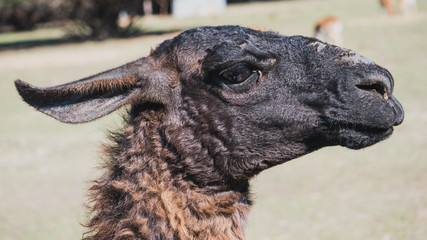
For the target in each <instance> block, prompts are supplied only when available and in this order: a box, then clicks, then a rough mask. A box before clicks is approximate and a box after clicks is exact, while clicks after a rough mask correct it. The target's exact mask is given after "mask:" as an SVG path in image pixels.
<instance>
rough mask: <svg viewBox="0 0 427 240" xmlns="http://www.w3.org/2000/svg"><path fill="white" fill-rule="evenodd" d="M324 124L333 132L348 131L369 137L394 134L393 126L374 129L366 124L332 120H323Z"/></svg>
mask: <svg viewBox="0 0 427 240" xmlns="http://www.w3.org/2000/svg"><path fill="white" fill-rule="evenodd" d="M322 122H323V125H324V126H326V127H327V128H328V129H331V130H338V131H343V130H347V131H352V132H358V133H362V134H367V135H391V133H393V127H392V126H387V127H373V126H368V125H365V124H360V123H352V122H346V121H342V120H337V119H330V118H328V119H323V121H322Z"/></svg>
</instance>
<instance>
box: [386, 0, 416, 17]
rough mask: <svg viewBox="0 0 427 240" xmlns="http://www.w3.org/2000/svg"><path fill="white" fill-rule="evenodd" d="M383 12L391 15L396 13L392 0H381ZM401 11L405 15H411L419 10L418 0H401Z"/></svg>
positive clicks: (399, 3) (399, 5)
mask: <svg viewBox="0 0 427 240" xmlns="http://www.w3.org/2000/svg"><path fill="white" fill-rule="evenodd" d="M380 4H381V8H382V10H383V12H387V14H388V15H389V16H392V15H394V14H395V12H396V11H395V8H394V4H393V1H392V0H380ZM398 10H399V13H400V14H402V15H404V16H409V15H411V14H412V13H414V12H415V11H416V10H417V0H399V1H398Z"/></svg>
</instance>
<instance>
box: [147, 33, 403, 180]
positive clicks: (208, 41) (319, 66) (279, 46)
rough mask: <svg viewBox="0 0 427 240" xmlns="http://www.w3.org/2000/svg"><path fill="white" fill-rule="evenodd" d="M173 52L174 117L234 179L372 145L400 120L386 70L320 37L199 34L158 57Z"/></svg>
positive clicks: (186, 35)
mask: <svg viewBox="0 0 427 240" xmlns="http://www.w3.org/2000/svg"><path fill="white" fill-rule="evenodd" d="M169 47H172V48H174V49H175V50H171V52H173V53H174V55H173V58H175V59H176V61H175V62H176V64H177V69H180V72H179V73H178V75H179V76H180V88H181V90H180V91H179V94H180V96H179V97H177V99H182V102H179V101H178V102H175V103H176V104H177V106H175V107H176V108H177V112H178V113H177V114H178V115H183V116H185V117H184V120H182V121H183V122H184V123H183V124H184V125H185V124H189V125H188V127H189V128H194V129H197V130H196V131H195V135H196V137H197V138H199V139H200V141H201V142H204V141H206V142H205V143H204V144H205V145H206V147H207V149H208V151H209V152H211V153H212V155H213V156H214V158H215V157H216V164H217V165H218V167H219V168H221V169H222V171H225V172H229V174H230V175H232V176H233V178H249V177H251V176H253V175H254V174H256V173H258V172H259V171H261V170H263V169H266V168H269V167H271V166H274V165H277V164H280V163H283V162H285V161H287V160H290V159H293V158H296V157H298V156H301V155H303V154H306V153H308V152H311V151H314V150H316V149H319V148H321V147H324V146H331V145H342V146H345V147H349V148H353V149H358V148H363V147H366V146H369V145H372V144H374V143H376V142H378V141H381V140H383V139H385V138H387V137H388V136H390V135H391V133H392V131H393V126H394V125H398V124H400V123H401V122H402V120H403V109H402V107H401V106H400V104H399V102H398V101H397V100H396V99H395V98H394V97H393V96H392V90H393V79H392V77H391V75H390V73H389V72H388V71H387V70H385V69H383V68H381V67H379V66H378V65H376V64H375V63H373V62H371V61H369V60H368V59H366V58H364V57H363V56H361V55H358V54H357V53H355V52H352V51H350V50H347V49H343V48H340V47H337V46H332V45H328V44H325V43H322V42H319V41H317V40H315V39H311V38H306V37H301V36H293V37H284V36H280V35H278V34H275V33H270V32H258V31H254V30H251V29H245V28H240V27H225V28H224V27H220V28H201V29H194V30H190V31H187V32H184V33H183V34H181V35H180V36H178V37H177V38H175V39H174V40H173V41H172V42H168V43H167V44H165V45H163V46H161V48H160V51H159V52H160V53H161V54H163V53H164V52H165V51H164V48H169ZM183 49H184V50H183ZM154 55H155V54H154ZM162 57H163V55H162ZM169 57H172V56H169ZM230 76H234V79H238V81H237V82H236V81H233V80H230V78H232V79H233V77H230ZM242 78H246V80H245V81H242ZM211 141H213V142H211ZM218 143H220V144H219V145H220V146H221V151H219V152H218V151H217V150H218V149H220V147H218ZM210 147H212V149H210Z"/></svg>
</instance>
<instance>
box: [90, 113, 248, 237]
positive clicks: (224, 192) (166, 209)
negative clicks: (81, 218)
mask: <svg viewBox="0 0 427 240" xmlns="http://www.w3.org/2000/svg"><path fill="white" fill-rule="evenodd" d="M152 107H153V106H152ZM136 108H138V107H134V109H133V110H132V112H131V117H130V119H129V120H128V125H127V127H126V128H125V129H124V131H123V132H122V133H116V134H113V137H112V138H113V142H115V143H114V144H113V145H112V146H109V147H107V153H108V154H109V156H110V159H109V161H108V162H107V163H106V166H105V167H106V168H107V170H108V171H107V173H106V174H105V175H104V176H103V177H101V178H100V179H98V180H97V181H95V184H94V186H93V187H92V188H91V196H92V199H93V201H94V204H93V207H92V212H93V217H92V219H91V220H90V222H89V224H88V227H89V228H90V231H89V232H88V233H87V235H88V237H87V238H86V239H244V238H245V231H246V220H247V214H248V212H249V209H250V203H249V200H248V183H247V181H245V182H243V183H242V184H238V186H227V185H226V184H224V185H223V186H216V185H212V183H213V182H218V181H206V182H201V181H198V180H196V179H194V178H193V176H194V174H195V173H191V171H192V169H190V168H189V167H190V166H186V163H185V159H186V156H185V152H183V151H181V149H186V148H188V147H191V143H192V141H191V139H188V138H189V137H190V138H191V137H192V136H189V135H188V132H186V134H185V136H186V138H187V140H185V139H180V136H182V135H179V132H180V131H181V133H182V131H184V129H182V127H175V128H174V129H170V128H166V127H165V126H163V125H162V118H163V116H164V114H162V113H161V111H159V108H158V106H154V107H153V108H157V109H144V110H142V111H141V109H137V110H135V109H136ZM149 108H150V107H149ZM138 112H139V113H138ZM176 133H177V134H176ZM169 135H170V136H169ZM171 139H175V140H172V142H171ZM195 149H199V152H197V151H194V150H195ZM201 150H202V149H201V148H200V146H197V145H196V144H193V146H192V149H191V151H192V153H193V156H196V155H202V156H205V157H208V156H207V155H205V154H203V153H201ZM211 154H214V153H211ZM204 162H210V160H208V161H206V159H205V161H204ZM194 167H195V168H197V166H194ZM199 167H200V166H199ZM193 170H194V171H196V172H200V171H204V170H203V169H202V170H200V169H199V170H197V169H193ZM206 170H209V169H206ZM206 175H207V176H208V175H209V173H206ZM223 182H226V181H223ZM210 184H211V186H208V185H210Z"/></svg>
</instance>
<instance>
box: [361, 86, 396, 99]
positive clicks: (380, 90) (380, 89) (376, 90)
mask: <svg viewBox="0 0 427 240" xmlns="http://www.w3.org/2000/svg"><path fill="white" fill-rule="evenodd" d="M356 87H357V88H359V89H361V90H364V91H368V92H371V93H373V94H376V95H378V96H380V97H382V98H384V99H385V100H388V99H389V95H388V91H387V87H386V86H385V85H384V84H382V83H380V82H376V83H367V84H356Z"/></svg>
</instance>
